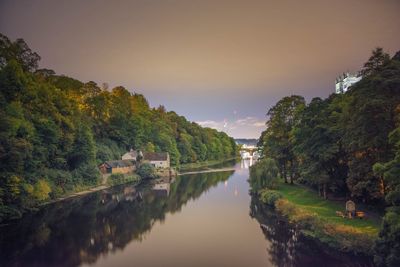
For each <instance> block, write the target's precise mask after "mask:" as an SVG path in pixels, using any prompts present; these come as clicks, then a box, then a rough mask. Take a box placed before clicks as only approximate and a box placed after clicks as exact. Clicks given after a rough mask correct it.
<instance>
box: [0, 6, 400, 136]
mask: <svg viewBox="0 0 400 267" xmlns="http://www.w3.org/2000/svg"><path fill="white" fill-rule="evenodd" d="M399 14H400V1H399V0H393V1H389V0H388V1H384V0H379V1H378V0H353V1H350V0H346V1H338V0H335V1H332V0H318V1H316V0H315V1H307V0H303V1H298V0H294V1H266V0H265V1H250V0H243V1H233V0H229V1H223V0H214V1H206V0H202V1H195V0H186V1H167V0H164V1H156V0H147V1H122V0H116V1H100V0H99V1H88V0H86V1H71V0H65V1H56V0H40V1H39V0H26V1H18V0H9V1H5V0H0V32H1V33H3V34H6V35H7V36H8V37H9V38H11V39H13V40H14V39H15V38H18V37H22V38H24V39H25V40H26V42H27V43H28V44H29V45H30V47H31V48H32V49H33V50H34V51H37V52H38V53H39V54H40V55H41V57H42V61H41V67H46V68H50V69H53V70H55V71H56V72H57V73H58V74H65V75H68V76H72V77H74V78H78V79H80V80H82V81H89V80H93V81H96V82H97V83H98V84H102V83H103V82H107V83H109V85H110V86H116V85H123V86H125V87H126V88H127V89H129V90H130V91H132V92H138V93H143V94H144V95H145V96H146V97H147V98H148V100H149V102H150V104H151V105H152V106H158V105H160V104H163V105H164V106H165V107H166V108H167V109H168V110H175V111H176V112H178V113H179V114H181V115H184V116H186V117H187V118H188V119H189V120H193V121H197V122H199V123H201V124H202V125H205V126H210V127H216V128H218V129H220V130H224V131H226V132H227V133H228V134H230V135H232V136H234V137H257V138H258V137H259V134H260V132H261V131H262V130H263V129H264V128H265V126H264V122H265V113H266V112H267V110H268V109H269V108H270V107H271V106H272V105H274V104H275V103H276V101H278V100H279V99H280V98H281V97H283V96H286V95H291V94H300V95H303V96H305V97H306V98H307V99H308V100H309V99H311V98H312V97H315V96H320V97H326V96H328V95H329V94H330V93H332V92H333V91H334V80H335V78H336V77H337V76H338V75H339V74H340V73H342V72H344V71H352V72H353V71H358V70H359V69H360V68H361V66H362V64H363V63H364V62H365V61H366V60H367V59H368V57H369V55H370V53H371V50H372V49H373V48H375V47H376V46H382V47H384V49H385V50H386V51H388V52H389V53H390V54H391V55H393V54H394V52H395V51H397V50H400V15H399Z"/></svg>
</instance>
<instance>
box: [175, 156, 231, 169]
mask: <svg viewBox="0 0 400 267" xmlns="http://www.w3.org/2000/svg"><path fill="white" fill-rule="evenodd" d="M234 159H236V158H235V157H233V158H227V159H218V160H207V161H200V162H194V163H185V164H181V165H179V167H178V168H177V169H178V170H179V171H180V172H182V171H192V170H202V169H207V168H209V167H213V166H215V165H219V164H222V163H224V162H227V161H231V160H234Z"/></svg>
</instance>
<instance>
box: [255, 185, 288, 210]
mask: <svg viewBox="0 0 400 267" xmlns="http://www.w3.org/2000/svg"><path fill="white" fill-rule="evenodd" d="M281 198H283V195H282V194H281V193H279V191H276V190H270V189H262V190H261V191H260V200H261V201H262V202H263V203H265V204H267V205H269V206H271V207H275V202H276V201H277V200H278V199H281Z"/></svg>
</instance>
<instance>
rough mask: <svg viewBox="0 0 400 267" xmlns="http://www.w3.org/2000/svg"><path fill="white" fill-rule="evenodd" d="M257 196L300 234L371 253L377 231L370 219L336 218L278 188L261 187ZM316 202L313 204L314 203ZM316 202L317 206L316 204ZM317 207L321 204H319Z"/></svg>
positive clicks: (340, 247) (350, 250)
mask: <svg viewBox="0 0 400 267" xmlns="http://www.w3.org/2000/svg"><path fill="white" fill-rule="evenodd" d="M257 197H258V198H259V200H260V201H261V202H262V203H263V205H266V206H270V207H272V208H273V209H274V210H275V211H276V212H277V213H278V214H279V216H281V217H282V218H283V219H284V220H285V221H287V222H288V223H290V224H292V225H294V226H295V227H296V228H297V229H298V230H299V231H300V232H301V234H302V235H304V236H305V237H307V238H311V239H314V240H316V241H318V242H321V243H322V244H325V245H326V246H328V247H331V248H333V249H336V250H338V251H341V252H346V253H353V254H358V255H360V254H363V255H365V256H368V257H370V256H372V255H373V251H372V247H373V244H374V242H375V240H376V238H377V237H378V233H377V232H375V231H374V230H372V231H371V229H370V228H372V227H373V225H372V222H368V221H359V220H358V219H343V221H341V222H338V221H335V220H334V219H333V216H336V215H332V217H326V216H324V215H323V214H319V213H318V212H316V211H315V210H312V209H309V208H307V206H305V205H302V204H301V202H300V203H298V202H299V201H300V200H298V201H293V199H289V198H288V197H287V195H285V193H282V192H280V190H279V189H277V190H265V189H264V190H262V191H261V192H258V193H257ZM314 205H315V204H314ZM317 206H319V205H318V204H317ZM319 208H320V206H319ZM360 223H371V225H369V226H365V225H364V226H363V225H360Z"/></svg>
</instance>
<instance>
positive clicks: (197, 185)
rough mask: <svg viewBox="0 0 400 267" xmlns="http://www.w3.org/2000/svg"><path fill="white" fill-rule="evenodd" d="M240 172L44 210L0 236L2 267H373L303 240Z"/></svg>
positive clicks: (117, 191) (240, 168)
mask: <svg viewBox="0 0 400 267" xmlns="http://www.w3.org/2000/svg"><path fill="white" fill-rule="evenodd" d="M236 166H237V168H236V171H231V172H217V173H205V174H197V175H187V176H181V177H178V178H176V180H175V181H174V182H173V183H170V184H169V183H161V184H158V185H156V186H154V185H152V184H145V185H141V186H139V187H136V188H135V187H133V186H130V185H125V186H121V187H118V188H113V189H111V190H106V191H103V192H98V193H93V194H91V195H87V196H85V197H81V198H75V199H70V200H67V201H64V202H59V203H56V204H54V205H51V206H47V207H46V208H44V209H42V210H41V211H39V212H38V213H36V214H31V215H27V216H25V217H24V218H23V219H22V220H20V221H17V222H15V223H14V224H12V225H8V226H3V227H1V228H0V265H1V266H368V265H369V263H368V261H367V260H365V259H362V258H357V257H354V256H349V255H345V254H337V253H336V252H334V251H332V250H329V249H327V248H325V247H324V246H321V245H320V244H316V243H315V242H313V241H310V240H306V239H304V237H302V236H301V235H299V234H298V232H297V231H296V230H295V229H293V228H292V227H290V226H289V225H287V224H286V223H285V222H284V221H282V220H280V219H279V217H278V216H277V215H276V214H275V213H274V212H273V211H271V210H269V209H267V208H266V207H264V206H263V205H260V203H258V202H257V199H256V198H252V197H251V196H250V195H249V188H248V183H247V178H248V169H246V167H248V162H242V163H239V164H237V165H236Z"/></svg>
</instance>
